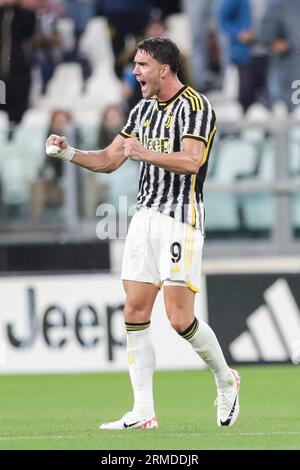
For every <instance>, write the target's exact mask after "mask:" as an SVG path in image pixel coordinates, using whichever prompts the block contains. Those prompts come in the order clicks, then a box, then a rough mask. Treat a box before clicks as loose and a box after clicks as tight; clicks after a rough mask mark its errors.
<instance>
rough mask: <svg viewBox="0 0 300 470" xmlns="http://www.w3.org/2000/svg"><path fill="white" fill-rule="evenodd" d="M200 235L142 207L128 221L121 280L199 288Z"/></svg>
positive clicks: (199, 232)
mask: <svg viewBox="0 0 300 470" xmlns="http://www.w3.org/2000/svg"><path fill="white" fill-rule="evenodd" d="M203 241H204V238H203V234H202V232H201V231H200V230H196V229H194V228H193V227H192V226H191V225H188V224H184V223H182V222H178V221H177V220H175V219H173V218H172V217H169V216H166V215H164V214H162V213H161V212H159V211H157V210H155V209H151V208H149V207H143V208H142V209H140V210H139V211H137V212H136V213H135V214H134V216H133V218H132V221H131V224H130V227H129V230H128V235H127V238H126V242H125V249H124V255H123V265H122V279H123V280H130V281H139V282H149V283H151V284H154V285H157V286H158V287H160V286H161V284H162V283H164V284H165V285H168V284H170V285H174V284H175V285H183V286H188V287H189V288H190V289H192V290H193V291H194V292H198V291H199V288H200V277H201V260H202V249H203Z"/></svg>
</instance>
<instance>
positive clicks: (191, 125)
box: [120, 86, 216, 232]
mask: <svg viewBox="0 0 300 470" xmlns="http://www.w3.org/2000/svg"><path fill="white" fill-rule="evenodd" d="M215 123H216V118H215V113H214V111H213V109H212V106H211V104H210V102H209V101H208V99H207V98H206V97H205V96H204V95H202V94H200V93H198V92H197V91H196V90H194V89H193V88H191V87H188V86H184V87H182V88H181V89H180V90H179V91H178V93H177V94H176V95H175V96H173V98H171V99H170V100H169V101H166V102H159V101H158V100H157V99H155V98H151V99H143V100H141V101H140V102H139V103H138V104H137V105H136V106H135V107H134V108H133V109H132V111H131V112H130V114H129V117H128V120H127V123H126V125H125V127H124V128H123V130H122V131H121V132H120V134H121V135H122V136H123V137H137V138H138V139H139V140H140V142H141V143H142V144H143V146H144V147H145V148H147V149H149V150H153V151H155V152H162V153H171V152H179V151H180V150H183V143H182V140H183V139H184V138H191V139H198V140H201V141H203V142H204V143H205V144H206V150H205V155H204V158H203V162H202V166H201V168H200V170H199V172H198V174H197V175H184V174H176V173H174V172H172V171H168V170H165V169H163V168H160V167H158V166H156V165H153V164H151V163H145V162H141V167H140V179H139V194H138V198H137V207H136V208H137V210H138V209H139V208H141V207H143V206H148V207H152V208H154V209H157V210H159V211H160V212H162V213H163V214H165V215H167V216H170V217H174V218H175V219H176V220H179V221H181V222H184V223H188V224H191V225H192V226H194V227H195V228H196V229H199V230H201V231H202V232H204V207H203V183H204V180H205V177H206V173H207V166H208V160H209V154H210V150H211V147H212V143H213V138H214V135H215V132H216V127H215Z"/></svg>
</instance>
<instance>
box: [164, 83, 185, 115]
mask: <svg viewBox="0 0 300 470" xmlns="http://www.w3.org/2000/svg"><path fill="white" fill-rule="evenodd" d="M186 88H187V85H184V86H183V87H181V88H180V90H178V91H177V93H176V95H174V96H172V98H170V99H169V100H168V101H158V99H157V98H156V103H157V109H158V110H159V111H162V110H164V109H166V108H167V107H168V106H169V104H171V103H173V101H175V100H177V98H178V97H179V96H180V95H181V94H182V93H183V92H184V90H186Z"/></svg>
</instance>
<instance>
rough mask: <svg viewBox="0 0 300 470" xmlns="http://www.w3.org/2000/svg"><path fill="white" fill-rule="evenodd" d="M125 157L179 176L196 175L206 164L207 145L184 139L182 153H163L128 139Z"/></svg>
mask: <svg viewBox="0 0 300 470" xmlns="http://www.w3.org/2000/svg"><path fill="white" fill-rule="evenodd" d="M124 149H125V155H126V156H127V157H128V158H130V159H131V160H140V161H144V162H148V163H152V164H153V165H157V166H160V167H161V168H164V169H165V170H169V171H173V172H174V173H178V174H187V175H189V174H190V175H195V174H197V173H198V171H199V169H200V167H201V165H203V163H205V158H206V144H205V143H204V142H202V141H200V140H195V139H188V138H185V139H183V150H181V151H180V152H172V153H162V152H154V151H153V150H147V149H145V148H144V147H143V146H142V145H141V143H140V142H139V141H138V140H137V139H126V142H125V143H124Z"/></svg>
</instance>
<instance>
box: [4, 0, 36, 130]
mask: <svg viewBox="0 0 300 470" xmlns="http://www.w3.org/2000/svg"><path fill="white" fill-rule="evenodd" d="M32 1H33V0H0V80H3V81H4V83H5V84H6V104H5V105H2V106H0V109H4V110H6V111H7V113H8V116H9V120H10V122H12V123H19V122H20V121H21V119H22V116H23V113H24V112H25V111H26V109H27V108H28V99H29V91H30V84H31V67H32V64H33V58H34V51H33V38H34V34H35V24H36V17H35V13H34V11H32V10H31V9H29V8H30V7H31V3H32Z"/></svg>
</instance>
